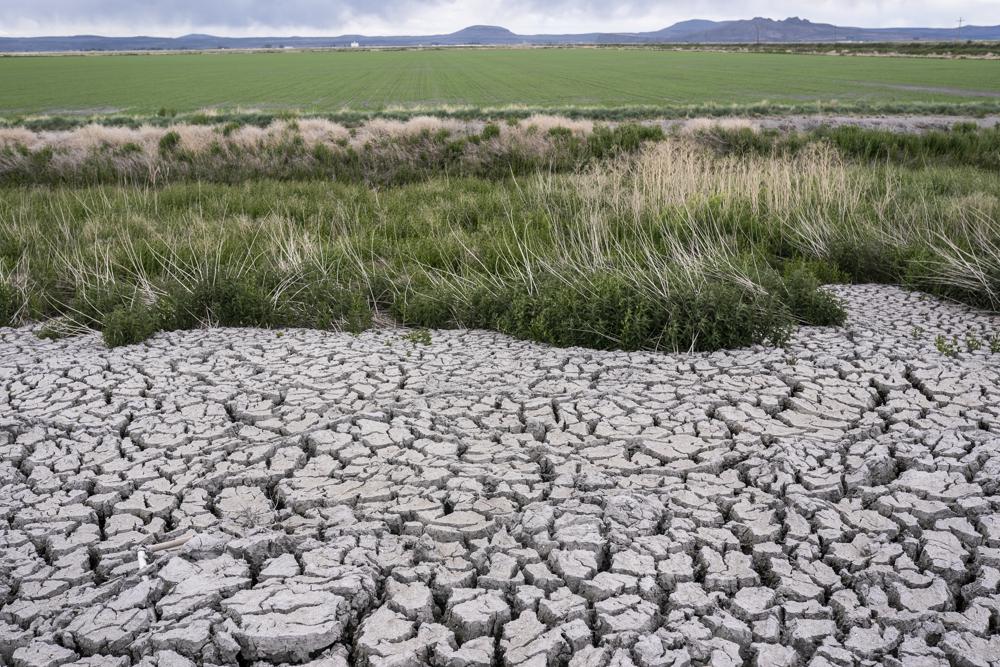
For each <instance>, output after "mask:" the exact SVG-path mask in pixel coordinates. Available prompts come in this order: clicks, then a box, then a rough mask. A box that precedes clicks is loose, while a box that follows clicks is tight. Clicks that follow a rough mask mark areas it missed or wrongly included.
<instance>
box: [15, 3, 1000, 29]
mask: <svg viewBox="0 0 1000 667" xmlns="http://www.w3.org/2000/svg"><path fill="white" fill-rule="evenodd" d="M753 16H767V17H770V18H785V17H787V16H802V17H803V18H808V19H810V20H812V21H817V22H830V23H837V24H840V25H853V26H862V27H893V26H914V25H920V26H932V27H953V26H955V25H956V24H957V22H958V20H959V18H960V17H961V18H963V19H964V22H965V23H966V24H980V25H988V24H996V23H997V22H1000V14H998V12H997V0H961V1H956V0H813V1H812V2H809V3H803V2H801V0H798V1H792V0H630V1H623V2H607V0H603V1H602V0H375V1H373V0H6V1H5V2H0V35H4V36H33V35H66V34H85V33H86V34H102V35H139V34H142V35H163V36H177V35H181V34H186V33H191V32H207V33H213V34H219V35H227V36H262V35H338V34H345V33H362V34H368V35H404V34H405V35H415V34H420V35H423V34H436V33H447V32H453V31H455V30H458V29H460V28H463V27H465V26H467V25H471V24H479V23H486V24H494V25H502V26H504V27H507V28H510V29H511V30H513V31H515V32H518V33H522V34H531V33H550V32H558V33H563V32H567V33H576V32H591V31H615V32H629V31H645V30H657V29H659V28H663V27H666V26H668V25H670V24H672V23H675V22H677V21H683V20H686V19H691V18H703V19H713V20H726V19H740V18H752V17H753Z"/></svg>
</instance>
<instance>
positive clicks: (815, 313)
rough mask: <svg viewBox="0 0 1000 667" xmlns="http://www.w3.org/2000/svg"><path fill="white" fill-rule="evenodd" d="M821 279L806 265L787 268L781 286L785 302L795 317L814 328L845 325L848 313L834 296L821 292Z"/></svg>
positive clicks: (793, 264)
mask: <svg viewBox="0 0 1000 667" xmlns="http://www.w3.org/2000/svg"><path fill="white" fill-rule="evenodd" d="M820 285H821V283H820V280H819V279H818V278H817V277H816V275H815V274H814V273H813V272H812V270H810V268H809V266H808V265H806V264H803V263H790V264H788V265H786V267H785V271H784V275H783V280H782V285H781V288H783V293H784V301H785V303H786V304H787V306H788V309H789V310H790V311H791V313H792V315H794V316H795V318H796V319H797V320H798V321H799V322H802V323H803V324H810V325H813V326H835V325H841V324H843V323H844V320H845V319H847V313H846V312H845V311H844V307H843V304H841V302H840V300H839V299H838V298H837V297H835V296H834V295H833V294H831V293H829V292H827V291H825V290H822V289H820Z"/></svg>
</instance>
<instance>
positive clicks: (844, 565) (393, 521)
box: [0, 286, 1000, 667]
mask: <svg viewBox="0 0 1000 667" xmlns="http://www.w3.org/2000/svg"><path fill="white" fill-rule="evenodd" d="M837 290H838V291H839V293H840V294H841V295H842V296H843V297H844V298H845V299H846V301H847V303H848V306H849V311H850V314H851V318H850V321H849V323H848V326H847V327H846V328H842V329H809V328H805V329H802V330H801V331H799V333H798V334H797V335H796V336H795V338H794V339H793V341H792V342H791V343H790V344H789V345H788V346H787V347H786V348H785V349H767V348H756V349H750V350H739V351H729V352H718V353H715V354H704V355H686V354H679V355H662V354H653V353H633V354H626V353H603V352H593V351H586V350H557V349H551V348H547V347H544V346H540V345H535V344H532V343H527V342H518V341H514V340H511V339H509V338H506V337H503V336H500V335H496V334H492V333H484V332H434V333H433V341H432V343H431V344H430V345H427V346H424V345H415V344H413V343H410V342H407V341H405V340H403V339H402V338H401V336H400V334H399V332H394V331H381V332H369V333H366V334H363V335H361V336H359V337H353V336H350V335H347V334H331V333H323V332H312V331H290V332H287V333H286V334H285V335H283V336H281V337H278V336H277V335H276V334H275V333H274V332H264V331H251V330H208V331H194V332H183V333H172V334H163V335H159V336H157V337H155V338H154V339H153V340H151V341H150V342H149V343H148V344H146V345H140V346H136V347H131V348H123V349H117V350H107V349H105V348H104V347H103V346H102V345H101V344H100V342H99V341H98V340H97V338H96V337H93V336H92V337H84V338H79V339H71V340H65V341H60V342H46V341H41V340H38V339H36V338H35V337H34V336H33V335H32V333H31V332H30V331H28V330H18V331H14V330H6V331H3V332H0V378H2V390H0V415H2V417H0V482H2V501H0V513H2V517H3V524H2V529H0V663H4V664H11V665H16V666H18V667H54V666H57V665H93V666H97V665H112V666H118V665H120V666H125V665H144V666H150V667H153V666H157V667H168V666H169V667H175V666H183V665H191V664H198V665H212V664H215V665H233V664H239V665H244V666H245V665H265V664H278V663H295V664H298V663H309V664H312V665H324V666H336V665H347V664H358V665H373V666H375V665H378V666H389V665H393V666H404V665H434V666H437V667H473V666H475V667H487V666H491V665H539V666H540V665H546V664H555V665H565V664H570V665H574V666H581V667H584V666H586V667H589V666H598V665H619V666H623V667H624V666H627V665H638V666H640V667H653V666H659V665H742V664H750V665H752V664H757V665H777V666H781V665H816V666H837V667H841V666H843V667H846V666H848V665H880V664H884V665H890V666H891V665H908V666H909V665H912V666H914V667H917V666H920V667H923V666H933V665H942V666H944V665H957V666H961V667H968V666H980V665H983V666H985V665H998V664H1000V636H998V621H1000V593H998V586H1000V495H998V490H1000V363H998V361H1000V356H994V355H991V354H990V352H989V351H988V350H980V351H978V352H975V353H962V354H960V355H959V357H958V358H955V359H951V358H946V357H944V356H942V355H941V354H939V353H938V352H937V351H936V350H934V345H933V338H934V336H935V335H936V334H938V333H944V334H948V335H951V334H952V333H955V334H958V335H960V336H962V335H964V334H965V333H966V332H973V333H976V334H977V335H979V336H980V337H987V336H988V335H989V334H990V332H995V331H997V325H998V323H1000V320H998V319H994V318H991V317H990V316H986V315H983V314H979V313H975V312H972V311H969V310H968V309H965V308H963V307H959V306H954V305H950V304H944V303H941V302H939V301H935V300H931V299H928V298H926V297H923V296H921V295H918V294H914V293H907V292H904V291H901V290H898V289H895V288H887V287H871V286H858V287H851V288H837ZM915 327H920V329H921V330H917V331H916V332H915V331H914V329H915ZM191 533H193V534H194V535H195V537H194V538H193V539H191V540H190V541H188V542H187V543H186V544H184V545H183V546H182V547H179V548H176V549H173V550H172V551H167V552H160V553H150V554H149V556H148V558H149V561H148V564H147V566H146V567H145V568H143V569H142V570H140V569H139V567H140V565H139V561H138V559H137V552H138V550H139V547H141V546H143V545H146V546H147V547H148V546H149V545H151V544H154V543H162V542H165V541H169V540H171V539H174V538H177V537H178V536H182V535H187V534H191Z"/></svg>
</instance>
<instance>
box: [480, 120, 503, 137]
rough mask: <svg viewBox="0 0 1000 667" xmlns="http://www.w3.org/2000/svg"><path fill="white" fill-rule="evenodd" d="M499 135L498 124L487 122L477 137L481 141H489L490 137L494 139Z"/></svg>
mask: <svg viewBox="0 0 1000 667" xmlns="http://www.w3.org/2000/svg"><path fill="white" fill-rule="evenodd" d="M499 136H500V126H499V125H497V124H496V123H487V124H486V126H485V127H484V128H483V131H482V132H481V133H480V135H479V137H480V138H481V139H482V140H483V141H489V140H490V139H496V138H498V137H499Z"/></svg>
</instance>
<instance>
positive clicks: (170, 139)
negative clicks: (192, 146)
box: [160, 130, 181, 155]
mask: <svg viewBox="0 0 1000 667" xmlns="http://www.w3.org/2000/svg"><path fill="white" fill-rule="evenodd" d="M180 145H181V135H179V134H178V133H177V132H175V131H173V130H171V131H170V132H167V133H166V134H164V135H163V136H162V137H160V154H161V155H170V154H171V153H173V152H174V151H176V150H177V149H178V148H179V147H180Z"/></svg>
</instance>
